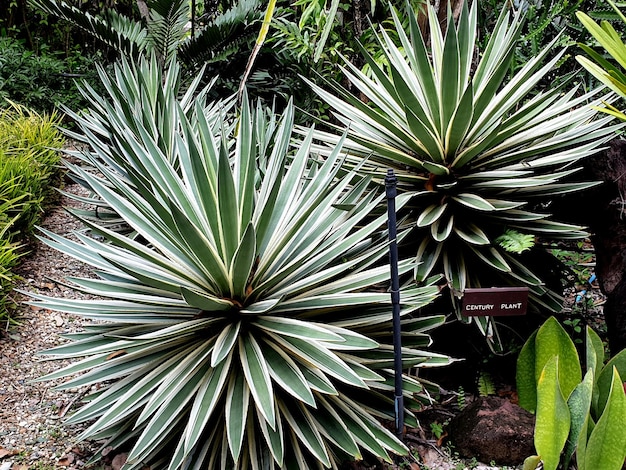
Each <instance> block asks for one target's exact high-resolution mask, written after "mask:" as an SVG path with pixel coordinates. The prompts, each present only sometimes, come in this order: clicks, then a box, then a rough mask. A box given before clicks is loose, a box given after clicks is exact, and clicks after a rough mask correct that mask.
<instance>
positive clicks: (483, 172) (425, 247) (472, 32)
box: [311, 2, 617, 327]
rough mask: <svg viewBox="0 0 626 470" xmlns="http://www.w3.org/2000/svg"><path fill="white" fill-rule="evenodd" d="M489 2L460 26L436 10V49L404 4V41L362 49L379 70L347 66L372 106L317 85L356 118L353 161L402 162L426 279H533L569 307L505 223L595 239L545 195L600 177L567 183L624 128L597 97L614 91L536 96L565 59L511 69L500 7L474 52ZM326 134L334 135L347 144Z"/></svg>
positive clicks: (385, 37)
mask: <svg viewBox="0 0 626 470" xmlns="http://www.w3.org/2000/svg"><path fill="white" fill-rule="evenodd" d="M477 3H478V2H473V5H472V8H471V10H470V9H469V8H468V7H467V5H464V8H463V10H462V12H461V14H460V18H459V20H458V24H456V25H455V24H452V23H449V24H448V26H447V29H446V30H445V31H443V30H442V28H441V26H440V24H439V22H438V20H437V17H436V15H435V12H434V10H433V8H431V7H429V30H430V34H429V37H430V42H429V45H428V47H427V45H426V44H425V43H424V41H423V39H422V35H421V33H420V30H419V27H418V25H417V20H416V18H415V14H414V12H412V11H411V12H409V15H408V18H407V20H406V21H408V23H409V31H408V33H407V32H405V30H404V28H403V26H402V21H401V19H400V18H399V17H398V16H397V14H395V13H394V15H393V20H394V24H395V30H396V31H395V33H397V34H396V36H397V37H398V38H399V43H396V42H394V40H393V39H392V35H391V34H388V33H387V32H386V31H385V30H381V31H380V33H379V36H378V45H379V47H380V51H382V54H383V59H382V61H376V60H375V59H374V57H373V56H371V55H370V54H369V53H368V52H367V51H365V50H363V51H362V54H363V56H364V58H365V60H366V63H367V67H366V68H367V72H364V71H362V70H359V69H358V68H356V67H354V66H353V65H351V64H350V63H349V62H346V67H345V73H346V75H347V77H348V78H349V79H350V81H351V82H352V84H353V85H354V86H355V87H356V89H358V90H359V92H360V94H361V96H364V97H366V98H367V104H365V103H364V102H363V101H361V100H360V99H359V98H357V97H355V96H354V95H352V94H351V93H349V92H348V91H347V90H346V89H344V88H343V87H342V86H341V85H340V84H336V83H335V84H333V83H329V84H328V85H329V87H330V88H331V89H332V92H331V91H328V90H325V89H323V88H321V87H319V86H316V85H314V84H311V86H313V87H314V89H315V91H316V92H317V93H318V94H319V95H320V96H321V97H322V98H323V99H324V100H325V101H326V102H327V103H329V104H330V105H331V107H332V108H333V109H334V111H335V115H336V117H337V119H339V121H341V123H343V124H344V125H346V126H348V133H349V141H348V142H347V143H346V144H345V148H349V149H350V153H351V155H354V156H353V157H351V158H349V159H348V162H347V163H352V164H353V165H357V164H362V160H363V157H367V162H366V163H365V164H364V165H363V166H362V168H363V171H365V172H368V173H370V174H372V175H375V176H374V177H375V178H378V179H379V180H380V179H382V173H381V169H385V168H388V167H392V168H395V169H396V172H397V173H398V178H399V181H400V184H401V185H402V187H403V188H404V189H405V190H406V191H412V192H413V193H414V195H415V196H414V198H413V200H412V201H411V202H410V204H409V206H408V207H410V209H411V210H412V214H413V220H414V223H415V232H414V233H413V235H412V237H411V238H412V240H414V246H415V247H416V250H417V251H416V255H417V256H416V267H415V276H416V278H417V279H418V281H420V280H423V279H426V278H427V277H428V276H429V275H430V274H431V273H432V272H444V273H445V275H446V277H447V279H448V281H449V283H450V287H451V290H452V292H453V293H454V294H456V295H461V293H462V292H463V290H464V289H465V287H467V286H473V287H478V286H481V285H484V284H485V283H489V285H498V284H500V285H526V286H528V287H529V288H530V291H531V298H532V299H533V301H534V304H535V305H538V306H540V307H541V308H547V309H551V310H560V308H561V302H560V295H558V294H557V293H555V292H552V291H550V290H549V289H547V288H546V287H545V286H544V285H543V282H542V280H541V279H540V278H539V276H538V274H536V273H535V272H533V271H532V270H531V269H530V268H529V267H526V266H525V265H524V263H523V261H522V260H523V258H522V257H520V256H519V255H515V254H511V253H507V252H506V250H504V249H503V248H502V247H501V246H499V245H498V244H497V243H495V242H494V241H495V239H496V238H497V237H498V236H500V235H502V234H503V233H504V232H505V231H506V230H507V229H514V230H517V231H519V232H520V233H523V234H530V235H534V236H536V237H538V238H541V239H545V238H556V239H572V238H581V237H584V236H585V235H586V234H585V232H584V231H583V230H582V227H577V226H573V225H570V224H566V223H560V222H557V221H554V220H553V218H552V217H551V216H550V214H547V213H545V212H544V211H542V210H540V209H537V207H539V206H538V205H537V203H538V202H545V201H547V200H549V198H551V197H553V196H555V195H559V194H563V193H567V192H571V191H578V190H581V189H584V188H587V187H589V186H591V185H593V184H594V183H590V182H583V183H572V182H569V181H567V180H566V178H567V177H568V176H570V175H572V174H573V173H575V172H576V171H578V169H579V167H578V166H576V165H577V163H578V162H579V160H580V159H582V158H585V157H588V156H590V155H592V154H593V153H595V152H597V151H598V150H599V149H600V148H601V146H602V145H603V144H604V143H605V142H607V141H608V140H609V139H610V138H611V137H612V135H613V133H614V131H615V130H616V128H617V127H615V126H609V125H608V123H609V122H610V119H611V118H610V117H609V118H603V119H596V110H595V109H594V108H593V106H592V105H594V104H595V105H599V104H600V103H601V102H602V100H606V99H609V100H611V99H612V98H610V97H609V98H606V97H604V98H603V97H597V95H598V91H592V92H589V93H584V92H581V91H580V90H579V89H577V88H576V87H575V88H573V89H565V88H564V86H565V85H562V86H560V87H554V88H552V89H549V90H546V91H542V92H538V93H533V90H534V89H535V87H536V86H537V84H538V82H539V81H540V80H542V79H543V78H544V77H545V76H546V74H547V73H548V71H549V70H550V69H551V68H552V66H553V65H554V64H555V63H556V62H557V61H558V60H559V59H560V58H561V57H562V53H560V54H557V55H556V56H555V57H554V58H552V59H550V60H546V59H547V57H548V56H549V53H550V51H551V50H552V49H553V47H554V45H555V43H551V44H550V45H548V46H547V47H546V48H545V49H544V50H542V51H540V52H539V53H538V55H537V56H536V57H534V58H533V59H531V60H530V61H529V62H528V63H527V64H526V65H525V66H524V67H522V68H521V69H520V70H519V71H518V72H516V73H515V74H514V75H512V76H509V72H510V70H509V64H510V60H511V58H512V56H513V53H514V48H515V47H516V45H517V43H516V41H517V39H518V38H519V34H520V28H521V24H522V18H521V15H520V14H519V13H517V14H515V15H513V16H512V17H511V15H510V14H509V12H508V11H507V10H504V11H503V12H502V14H501V15H500V17H499V19H498V21H497V23H496V25H495V26H494V29H493V31H492V33H491V35H490V38H491V39H490V41H489V43H488V45H487V47H486V49H485V51H484V53H483V54H482V56H481V57H479V58H476V52H475V44H476V37H477ZM381 63H382V65H381ZM317 136H318V137H319V138H320V140H321V141H322V142H323V143H328V142H338V140H339V139H340V137H339V136H337V135H333V134H331V133H322V132H320V133H318V134H317ZM320 149H323V146H322V147H320ZM418 263H419V264H418ZM484 326H485V325H483V327H484Z"/></svg>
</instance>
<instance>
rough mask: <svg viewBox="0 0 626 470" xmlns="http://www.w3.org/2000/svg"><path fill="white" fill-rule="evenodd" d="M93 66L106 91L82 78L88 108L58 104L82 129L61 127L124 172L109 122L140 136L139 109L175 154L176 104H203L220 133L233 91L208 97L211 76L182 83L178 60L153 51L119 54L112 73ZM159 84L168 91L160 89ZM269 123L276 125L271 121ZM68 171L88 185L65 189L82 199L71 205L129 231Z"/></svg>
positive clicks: (184, 107) (192, 107) (79, 156)
mask: <svg viewBox="0 0 626 470" xmlns="http://www.w3.org/2000/svg"><path fill="white" fill-rule="evenodd" d="M97 70H98V75H99V78H100V82H101V84H102V87H103V88H104V89H105V90H106V94H105V95H103V94H102V93H101V92H100V91H99V89H96V88H93V87H91V86H90V85H89V84H88V83H86V82H83V84H82V85H81V86H79V91H80V93H81V94H82V96H83V99H84V100H85V101H87V102H90V103H91V106H90V108H89V109H87V110H85V111H81V112H75V111H73V110H71V109H69V108H68V107H65V106H64V107H63V108H62V109H63V110H64V112H65V114H66V115H67V116H68V117H70V119H72V120H73V121H79V120H80V121H81V123H82V132H78V131H70V130H66V131H65V132H66V133H67V135H68V136H69V137H71V138H72V139H73V140H74V141H75V142H78V143H79V144H80V145H82V146H85V147H87V148H89V146H90V145H92V146H93V145H95V144H94V143H95V142H97V146H98V148H99V150H98V151H99V155H100V158H101V159H102V162H103V163H104V164H106V165H108V166H109V167H110V168H111V169H113V170H114V171H118V172H121V173H122V174H123V175H124V176H126V170H125V167H126V165H127V160H126V156H125V154H124V153H121V152H120V151H119V146H120V145H124V144H122V143H119V144H118V145H110V143H111V142H110V137H111V132H114V130H113V129H114V126H119V125H120V122H124V123H126V124H127V129H126V131H127V133H132V135H133V136H134V138H135V139H142V135H141V132H142V130H143V128H139V127H137V126H136V125H135V124H134V120H135V119H137V118H138V116H139V115H140V116H141V119H142V121H143V122H145V123H150V125H149V126H148V132H150V135H151V136H152V138H153V139H154V140H155V142H156V145H157V146H158V148H159V150H160V151H162V152H164V153H166V154H168V155H170V156H171V157H175V155H174V154H172V150H171V149H172V148H173V146H174V141H175V139H176V138H177V135H178V134H177V132H176V130H177V129H176V126H175V123H174V122H173V121H172V119H173V116H172V112H171V110H172V109H175V108H177V109H179V112H181V113H182V114H184V115H185V116H187V117H190V116H192V115H193V113H194V112H196V111H197V109H202V112H203V113H204V114H205V118H206V120H207V122H208V123H209V124H210V127H211V129H215V131H216V135H215V138H216V139H220V138H221V133H222V132H223V129H222V127H220V126H216V124H217V122H218V121H219V122H220V123H221V122H222V120H223V117H224V115H228V113H230V111H231V110H232V107H233V106H234V104H235V97H234V95H233V96H230V97H226V98H224V99H219V100H209V99H208V95H209V94H211V93H212V87H213V85H214V83H215V80H212V81H210V82H209V83H208V84H207V85H205V86H201V77H202V74H200V75H198V76H196V79H195V80H193V81H191V82H190V83H185V84H183V82H184V81H185V80H184V78H183V71H182V70H181V66H180V65H179V63H178V62H176V61H171V62H170V63H169V65H168V67H166V68H162V67H160V66H159V64H158V59H157V58H156V55H155V54H152V55H151V57H150V58H149V60H142V61H139V62H137V63H134V62H131V61H129V60H127V59H125V58H122V59H120V61H119V64H118V65H117V67H116V68H115V75H114V76H110V75H109V73H108V72H107V70H106V69H104V68H103V67H101V66H97ZM159 83H162V84H163V87H160V86H156V85H157V84H159ZM163 90H168V92H167V93H164V92H163ZM231 121H232V119H231V120H229V121H225V122H224V125H226V124H227V123H230V124H231V125H232V122H231ZM259 122H260V121H259ZM273 125H274V127H275V123H273ZM268 126H269V124H268ZM267 129H268V130H270V129H271V128H270V127H267ZM87 131H88V132H87ZM66 154H67V155H70V156H71V157H73V158H74V159H76V160H79V161H81V162H82V164H83V165H85V166H90V165H91V164H90V161H91V159H90V158H87V159H85V158H84V152H83V151H81V150H75V151H74V150H67V151H66ZM69 176H70V177H71V178H73V179H74V180H75V181H76V182H78V183H80V184H82V185H84V186H85V187H86V188H87V189H88V190H89V195H87V196H85V195H75V194H71V193H64V194H65V195H66V196H68V197H70V198H73V199H77V200H78V201H80V202H82V203H85V204H84V205H83V207H85V208H84V209H75V213H76V214H77V215H80V217H83V218H87V219H88V220H90V221H91V222H95V223H98V224H100V225H102V226H105V227H107V228H110V229H114V230H116V231H118V232H122V233H131V232H132V229H131V227H130V226H129V225H128V224H126V222H125V221H124V220H123V219H122V218H121V217H120V216H119V215H118V214H117V213H116V212H115V211H113V210H112V209H111V207H110V206H109V204H108V203H107V202H106V201H104V200H103V199H101V198H100V197H99V196H98V195H97V194H96V193H94V192H93V190H92V188H91V187H90V185H89V183H88V182H87V181H85V180H84V179H83V178H81V177H80V175H78V174H76V173H70V174H69ZM131 184H132V182H131Z"/></svg>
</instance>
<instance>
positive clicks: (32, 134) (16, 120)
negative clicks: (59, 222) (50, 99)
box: [0, 105, 63, 329]
mask: <svg viewBox="0 0 626 470" xmlns="http://www.w3.org/2000/svg"><path fill="white" fill-rule="evenodd" d="M58 124H59V121H58V118H57V117H56V116H55V115H52V116H47V115H39V114H37V113H35V112H33V111H30V110H28V109H26V108H23V107H21V106H17V105H13V106H11V107H10V108H5V109H2V110H0V322H2V324H4V325H5V329H8V325H9V324H11V323H14V322H15V318H14V317H13V315H12V314H13V313H14V312H13V309H14V307H15V302H14V300H13V296H12V290H13V287H14V284H15V281H16V280H17V278H18V276H17V275H16V274H15V269H14V268H15V267H16V265H17V263H18V261H19V259H20V258H21V257H22V256H23V255H24V254H25V253H26V249H25V245H27V244H28V241H29V237H31V236H32V231H33V228H34V226H35V224H36V223H37V222H38V221H39V220H41V216H42V213H43V209H44V207H45V206H46V205H47V204H48V203H50V200H51V199H52V198H51V196H52V195H53V188H54V187H56V186H58V184H59V183H60V173H61V171H60V165H59V164H60V157H59V155H58V153H57V152H55V151H54V150H53V149H52V148H53V147H58V146H60V145H62V143H63V138H62V135H61V133H60V132H59V130H58V128H57V126H58Z"/></svg>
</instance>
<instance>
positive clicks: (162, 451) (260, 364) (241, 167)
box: [31, 65, 449, 469]
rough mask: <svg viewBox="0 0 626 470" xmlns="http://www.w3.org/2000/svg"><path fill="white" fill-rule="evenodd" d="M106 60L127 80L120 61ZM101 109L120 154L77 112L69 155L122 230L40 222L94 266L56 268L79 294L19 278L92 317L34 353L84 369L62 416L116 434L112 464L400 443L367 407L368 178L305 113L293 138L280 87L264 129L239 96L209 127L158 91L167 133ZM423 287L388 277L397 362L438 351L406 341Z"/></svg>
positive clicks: (377, 361)
mask: <svg viewBox="0 0 626 470" xmlns="http://www.w3.org/2000/svg"><path fill="white" fill-rule="evenodd" d="M145 70H146V69H144V68H142V67H140V68H139V69H138V72H139V74H140V75H141V74H142V73H143V72H144V71H145ZM117 77H118V79H124V81H127V80H130V77H124V76H123V66H122V65H119V66H117ZM146 78H147V77H142V78H141V79H142V80H146ZM153 86H156V87H160V88H161V90H160V91H159V93H157V94H155V95H154V96H157V98H156V99H157V100H159V101H160V100H164V102H170V101H171V100H172V99H173V98H172V96H171V95H172V94H173V90H172V89H171V88H168V87H167V82H165V83H164V84H163V83H161V82H156V83H153ZM120 89H122V88H120ZM98 105H99V102H96V103H94V106H96V107H97V106H98ZM110 112H111V113H115V114H116V116H117V117H118V119H113V118H111V119H110V120H109V127H108V129H107V131H108V134H107V135H108V138H109V145H110V147H111V148H113V149H115V152H113V153H118V154H119V155H120V156H123V157H124V159H125V160H123V159H121V158H118V159H116V160H115V162H114V164H111V154H112V152H111V151H110V150H108V149H105V148H103V146H102V141H101V139H100V138H99V137H97V136H95V134H94V133H93V132H92V131H91V129H92V127H93V121H92V120H91V119H90V117H89V115H86V116H80V115H79V116H77V119H78V123H79V126H80V128H81V130H82V131H83V132H84V134H85V139H86V140H87V142H88V143H89V144H90V145H92V147H93V152H86V153H85V154H84V155H83V158H84V159H85V160H86V161H88V162H89V163H90V165H91V167H90V168H87V169H85V168H83V167H82V166H78V165H71V164H70V165H69V168H70V170H71V171H72V172H73V173H74V174H75V175H77V177H78V178H80V179H82V180H84V181H85V182H86V183H87V184H88V185H89V186H90V187H91V188H92V189H93V191H94V192H95V193H97V194H98V196H99V197H100V198H101V199H102V200H103V201H105V202H106V203H107V204H108V205H109V206H110V207H111V208H112V210H114V211H115V212H116V213H117V214H118V215H119V216H120V217H121V218H122V219H123V220H124V221H125V222H126V223H127V224H128V225H129V226H131V227H132V228H133V229H134V230H135V231H136V232H137V234H138V235H139V236H138V237H136V238H130V237H126V236H124V235H122V234H119V233H118V232H115V231H113V230H110V229H108V228H106V227H103V226H100V225H98V224H95V223H92V222H90V221H89V220H85V224H86V225H87V226H88V227H89V228H90V230H91V231H92V233H94V234H96V235H98V237H96V238H94V237H90V236H88V235H87V234H86V233H84V232H78V233H76V234H75V235H76V237H77V240H70V239H66V238H63V237H61V236H59V235H55V234H54V233H51V232H49V231H45V230H44V231H43V233H44V235H45V237H44V239H45V240H46V242H47V243H48V244H49V245H51V246H53V247H55V248H57V249H59V250H61V251H63V252H64V253H67V254H69V255H71V256H73V257H75V258H76V259H78V260H81V261H84V262H86V263H89V264H90V265H91V266H93V268H94V273H95V274H96V275H97V278H94V279H84V278H72V279H69V280H68V282H69V283H70V285H72V286H73V288H75V289H78V290H80V291H84V292H87V293H89V294H92V295H95V296H97V299H96V300H88V301H86V300H79V299H64V298H49V297H45V296H40V295H37V294H31V295H32V296H33V297H34V299H35V300H33V303H35V304H37V305H44V306H45V307H46V308H49V309H54V310H58V311H64V312H70V313H73V314H76V315H79V316H82V317H85V318H87V319H93V320H97V321H98V322H97V323H95V324H93V325H91V326H89V327H88V328H87V329H86V330H85V331H84V332H81V333H76V334H70V335H67V338H68V339H69V340H71V341H70V342H69V343H67V344H64V345H61V346H58V347H56V348H54V349H51V350H49V351H45V352H43V353H42V354H44V355H45V356H53V357H54V358H81V359H80V360H79V361H78V362H75V363H73V364H71V365H69V366H67V367H64V368H62V369H60V370H59V371H57V372H54V373H52V374H49V375H47V376H46V377H43V378H42V379H41V380H49V379H58V378H70V379H69V380H68V381H67V382H65V383H64V384H62V385H61V388H65V389H67V388H72V387H83V386H91V385H93V384H99V388H98V391H97V392H96V393H94V394H93V395H92V396H90V397H89V398H88V400H87V404H85V405H84V406H83V407H82V408H80V409H79V410H78V411H77V412H76V413H75V414H74V415H73V416H71V417H70V419H69V421H70V422H71V423H78V422H89V423H90V425H89V427H88V428H87V429H86V431H85V432H84V433H83V434H82V436H81V437H82V438H83V439H87V438H93V439H106V440H107V441H106V442H107V444H106V445H107V446H113V447H119V446H122V445H128V446H131V450H130V452H129V454H128V461H127V463H126V465H125V466H124V469H140V468H145V466H149V467H150V468H152V469H160V468H163V469H178V468H224V469H226V468H237V469H247V468H251V469H261V468H263V469H266V468H297V469H301V468H324V467H333V468H336V467H337V465H338V464H339V462H341V461H342V460H344V459H359V458H361V456H362V455H363V453H364V452H368V453H373V454H375V455H377V456H379V457H381V458H384V459H386V460H389V459H390V453H402V452H405V451H406V449H405V447H404V445H403V444H402V443H401V442H400V441H399V440H398V439H397V438H396V437H395V436H394V435H393V434H392V433H391V432H390V431H388V430H387V429H386V428H385V427H384V426H383V424H381V421H380V420H381V419H383V420H384V419H389V418H392V417H393V397H392V390H393V377H392V371H391V368H392V367H393V366H392V365H393V344H392V342H393V339H392V333H391V330H392V328H391V315H390V300H389V294H388V293H387V292H385V289H384V284H385V280H386V279H387V277H388V266H386V265H385V264H384V262H382V261H381V260H382V259H384V258H385V255H386V250H387V246H386V245H387V244H386V243H385V233H384V230H381V229H384V225H385V220H384V215H380V216H377V215H375V213H374V212H373V211H374V209H375V208H376V207H377V206H378V205H379V203H380V202H381V198H382V197H384V195H379V194H377V192H376V191H375V190H371V189H368V187H369V183H370V182H369V181H368V179H357V178H356V174H355V173H354V172H346V171H345V169H344V168H343V166H342V159H343V157H342V154H341V147H340V146H337V147H336V148H335V150H334V151H333V152H332V153H331V154H330V155H329V156H328V158H326V159H324V160H323V161H322V160H320V159H319V158H317V157H314V156H313V155H312V154H311V151H310V148H311V142H312V136H313V132H312V131H311V132H309V134H308V135H307V137H306V138H305V139H304V140H303V141H302V142H298V143H297V147H296V148H295V149H294V148H293V147H292V146H291V145H290V142H291V139H292V134H293V132H292V131H293V107H292V106H290V107H288V108H287V110H286V111H285V114H284V115H283V116H282V117H281V118H280V120H279V124H278V125H277V129H276V132H275V135H274V137H273V139H272V140H271V142H270V144H269V145H265V144H266V143H267V140H266V139H265V137H263V136H262V134H263V131H264V129H263V128H262V126H263V125H264V123H265V122H266V120H267V114H262V113H251V111H250V109H249V105H248V100H247V98H245V96H244V99H243V104H242V105H241V109H240V110H239V116H240V117H239V120H238V124H237V126H236V129H235V130H233V128H232V127H231V126H228V125H224V126H223V127H222V129H223V131H224V135H223V136H222V138H221V139H218V138H216V133H215V132H214V129H212V126H211V123H210V120H209V117H208V116H207V113H206V112H205V109H204V108H203V107H202V106H199V105H198V106H196V107H194V108H193V111H192V112H190V113H187V112H185V110H184V109H183V107H182V106H180V105H175V106H172V107H171V108H170V110H169V112H170V113H171V124H172V128H173V129H176V130H177V132H176V133H175V136H174V137H173V138H171V139H162V136H161V135H159V133H156V134H155V133H153V132H152V130H153V128H154V122H153V121H149V120H147V116H146V115H145V114H142V113H141V112H136V113H133V114H126V113H121V112H120V113H119V114H118V111H117V110H116V109H115V108H112V109H111V110H110ZM270 121H271V120H270ZM226 132H229V135H226ZM163 142H167V145H165V146H163V145H162V143H163ZM92 169H95V170H97V171H91V170H92ZM407 199H408V198H407V197H401V198H399V200H398V204H399V205H400V206H402V204H404V203H405V202H406V201H407ZM405 235H406V232H402V233H401V234H400V235H399V237H403V236H405ZM411 269H412V260H407V261H403V262H401V263H400V272H401V273H404V274H406V273H407V272H410V270H411ZM434 281H435V279H433V282H434ZM427 284H430V283H427ZM381 286H383V288H381ZM437 293H438V288H437V286H434V285H426V286H422V287H418V286H416V285H415V284H414V283H412V284H411V283H410V284H407V285H404V287H403V289H402V293H401V300H402V311H401V314H402V318H403V320H402V324H403V346H404V348H403V350H402V355H403V364H404V366H405V367H407V368H408V367H412V366H435V365H443V364H447V363H448V362H449V358H448V357H446V356H442V355H437V354H434V353H430V352H427V351H424V350H423V348H425V347H427V346H428V345H429V344H430V337H429V336H428V335H427V333H426V332H427V331H428V330H430V329H431V328H434V327H436V326H438V325H440V324H441V323H442V322H443V320H444V319H443V317H441V316H431V317H420V316H415V315H413V314H414V313H415V312H416V310H417V309H419V308H420V307H422V306H424V305H426V304H428V303H429V302H430V301H431V300H432V299H434V298H435V297H436V296H437ZM77 374H78V375H77ZM403 381H404V387H405V388H404V391H405V395H406V396H405V400H406V401H405V404H406V405H407V408H410V407H411V406H415V405H416V400H420V399H426V398H427V389H425V388H424V386H423V385H422V383H421V382H420V381H419V380H418V379H417V378H415V377H413V376H408V375H406V376H404V377H403ZM406 412H407V413H408V415H407V423H408V424H412V425H416V424H417V423H416V420H415V417H414V416H413V415H411V413H410V410H409V409H407V411H406Z"/></svg>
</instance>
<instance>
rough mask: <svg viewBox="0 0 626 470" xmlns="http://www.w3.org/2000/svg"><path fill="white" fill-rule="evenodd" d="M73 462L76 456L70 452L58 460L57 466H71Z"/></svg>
mask: <svg viewBox="0 0 626 470" xmlns="http://www.w3.org/2000/svg"><path fill="white" fill-rule="evenodd" d="M72 463H74V456H73V455H72V454H70V455H67V456H65V457H61V458H60V459H59V460H58V461H57V467H69V466H70V465H72Z"/></svg>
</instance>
